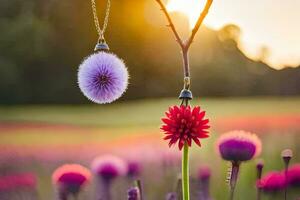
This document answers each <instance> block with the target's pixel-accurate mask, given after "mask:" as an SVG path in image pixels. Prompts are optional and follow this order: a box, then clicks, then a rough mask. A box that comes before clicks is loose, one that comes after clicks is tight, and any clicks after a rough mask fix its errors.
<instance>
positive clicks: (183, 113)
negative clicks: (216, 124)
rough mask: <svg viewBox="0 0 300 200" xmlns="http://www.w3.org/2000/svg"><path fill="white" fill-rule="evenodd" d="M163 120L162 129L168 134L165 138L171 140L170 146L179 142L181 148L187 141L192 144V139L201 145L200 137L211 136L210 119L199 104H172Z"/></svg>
mask: <svg viewBox="0 0 300 200" xmlns="http://www.w3.org/2000/svg"><path fill="white" fill-rule="evenodd" d="M162 121H163V123H164V124H163V125H162V127H161V130H162V131H163V132H164V133H165V134H166V135H167V136H165V137H164V140H170V141H169V146H170V147H171V146H172V145H173V144H176V143H177V142H178V148H179V150H181V149H182V148H183V146H184V144H185V143H187V144H188V145H189V146H192V141H194V142H195V143H196V144H197V145H198V146H201V143H200V140H199V139H202V138H207V137H209V135H208V129H209V128H210V126H209V125H208V123H209V120H208V119H205V111H202V110H201V109H200V107H198V106H197V107H194V108H191V107H190V106H180V107H179V106H172V107H170V108H169V111H168V112H166V118H162Z"/></svg>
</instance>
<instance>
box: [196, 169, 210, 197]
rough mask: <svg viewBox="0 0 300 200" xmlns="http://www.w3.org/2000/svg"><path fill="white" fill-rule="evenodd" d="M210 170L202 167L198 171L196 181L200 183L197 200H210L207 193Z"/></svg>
mask: <svg viewBox="0 0 300 200" xmlns="http://www.w3.org/2000/svg"><path fill="white" fill-rule="evenodd" d="M210 176H211V170H210V168H209V167H206V166H203V167H201V168H200V169H199V171H198V179H199V182H200V192H199V197H198V199H199V200H211V197H210V192H209V184H210V183H209V182H210Z"/></svg>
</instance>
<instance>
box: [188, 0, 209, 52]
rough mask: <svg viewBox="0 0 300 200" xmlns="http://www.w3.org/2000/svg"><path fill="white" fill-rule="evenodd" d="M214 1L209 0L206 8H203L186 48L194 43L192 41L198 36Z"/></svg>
mask: <svg viewBox="0 0 300 200" xmlns="http://www.w3.org/2000/svg"><path fill="white" fill-rule="evenodd" d="M212 3H213V0H207V1H206V5H205V7H204V9H203V11H202V13H201V15H200V16H199V18H198V20H197V22H196V24H195V27H194V28H193V31H192V34H191V36H190V38H189V39H188V40H187V42H186V43H185V44H184V46H185V48H186V49H189V47H190V46H191V44H192V42H193V40H194V38H195V36H196V33H197V32H198V30H199V28H200V26H201V25H202V23H203V21H204V19H205V17H206V15H207V14H208V11H209V9H210V7H211V5H212Z"/></svg>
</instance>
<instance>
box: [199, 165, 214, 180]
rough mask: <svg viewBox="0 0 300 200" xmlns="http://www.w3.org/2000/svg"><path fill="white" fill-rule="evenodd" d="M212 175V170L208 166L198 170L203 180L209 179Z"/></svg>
mask: <svg viewBox="0 0 300 200" xmlns="http://www.w3.org/2000/svg"><path fill="white" fill-rule="evenodd" d="M210 176H211V170H210V168H209V167H208V166H202V167H200V168H199V170H198V178H199V180H201V181H205V180H208V179H209V178H210Z"/></svg>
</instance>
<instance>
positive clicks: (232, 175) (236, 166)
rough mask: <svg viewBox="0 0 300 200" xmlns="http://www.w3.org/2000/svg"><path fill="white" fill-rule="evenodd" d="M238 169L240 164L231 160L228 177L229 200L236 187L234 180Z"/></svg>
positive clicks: (231, 198)
mask: <svg viewBox="0 0 300 200" xmlns="http://www.w3.org/2000/svg"><path fill="white" fill-rule="evenodd" d="M239 170H240V164H239V163H236V162H232V171H231V177H230V198H229V200H233V199H234V192H235V187H236V182H237V179H238V175H239Z"/></svg>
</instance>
